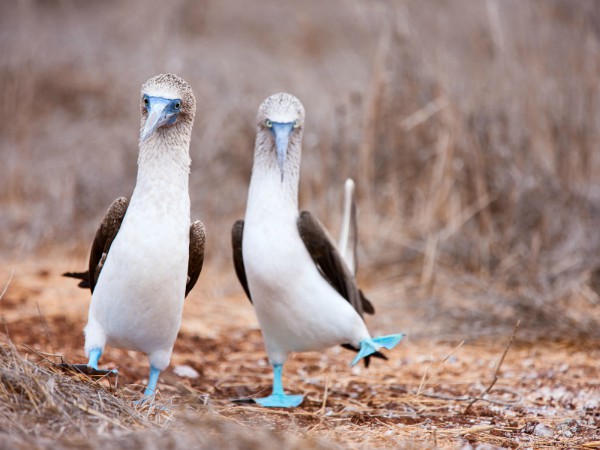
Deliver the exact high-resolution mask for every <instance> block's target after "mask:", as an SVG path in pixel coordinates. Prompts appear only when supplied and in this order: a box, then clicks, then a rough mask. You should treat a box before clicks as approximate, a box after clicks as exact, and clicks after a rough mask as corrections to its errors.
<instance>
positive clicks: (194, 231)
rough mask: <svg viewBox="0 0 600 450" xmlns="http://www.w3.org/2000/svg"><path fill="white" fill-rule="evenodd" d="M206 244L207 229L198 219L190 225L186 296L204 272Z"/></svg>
mask: <svg viewBox="0 0 600 450" xmlns="http://www.w3.org/2000/svg"><path fill="white" fill-rule="evenodd" d="M205 244H206V231H205V229H204V225H203V224H202V222H200V221H199V220H196V221H195V222H194V223H192V224H191V225H190V256H189V260H188V281H187V284H186V286H185V296H186V297H187V295H188V294H189V293H190V291H191V290H192V289H193V288H194V286H195V285H196V282H197V281H198V277H200V272H202V265H203V264H204V246H205Z"/></svg>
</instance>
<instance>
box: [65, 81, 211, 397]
mask: <svg viewBox="0 0 600 450" xmlns="http://www.w3.org/2000/svg"><path fill="white" fill-rule="evenodd" d="M140 109H141V115H142V119H141V130H140V141H139V156H138V174H137V181H136V185H135V189H134V191H133V194H132V196H131V200H130V201H128V200H127V199H126V198H123V197H122V198H119V199H117V200H115V201H114V202H113V204H112V205H111V206H110V208H109V209H108V211H107V212H106V215H105V216H104V219H103V220H102V223H101V225H100V227H99V229H98V231H97V233H96V237H95V239H94V242H93V244H92V249H91V252H90V260H89V268H88V271H87V272H83V273H67V274H65V275H66V276H71V277H74V278H79V279H81V280H82V281H81V282H80V284H79V285H80V286H81V287H89V288H90V289H91V291H92V300H91V303H90V308H89V315H88V323H87V325H86V327H85V352H86V355H87V356H88V357H89V361H88V363H87V365H73V366H67V367H74V368H76V369H79V370H81V371H83V372H85V373H89V374H91V375H103V374H107V373H110V371H103V370H100V369H98V361H99V359H100V357H101V356H102V353H103V352H104V349H105V346H106V345H109V346H113V347H118V348H124V349H130V350H136V351H140V352H143V353H145V354H147V355H148V358H149V360H150V376H149V380H148V385H147V388H146V390H145V392H144V399H147V398H149V397H151V396H153V395H154V394H155V392H156V386H157V383H158V378H159V375H160V372H161V371H163V370H164V369H166V368H167V366H168V365H169V363H170V359H171V353H172V351H173V346H174V344H175V340H176V338H177V333H178V331H179V327H180V324H181V315H182V309H183V303H184V298H185V297H186V296H187V294H188V293H189V292H190V290H191V289H192V288H193V287H194V285H195V284H196V281H197V280H198V277H199V276H200V272H201V270H202V264H203V261H204V245H205V230H204V225H203V224H202V222H200V221H195V222H193V223H192V224H191V225H190V196H189V188H188V184H189V173H190V164H191V159H190V151H189V149H190V139H191V132H192V126H193V123H194V115H195V113H196V100H195V97H194V93H193V91H192V88H191V87H190V85H189V84H188V83H187V82H185V81H184V80H183V79H181V78H179V77H178V76H176V75H173V74H162V75H158V76H155V77H153V78H151V79H149V80H148V81H146V83H144V85H143V86H142V91H141V98H140Z"/></svg>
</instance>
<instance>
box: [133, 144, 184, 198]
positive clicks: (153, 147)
mask: <svg viewBox="0 0 600 450" xmlns="http://www.w3.org/2000/svg"><path fill="white" fill-rule="evenodd" d="M190 165H191V159H190V139H189V137H188V138H187V139H177V140H173V139H169V136H166V135H165V134H158V135H154V136H150V138H149V139H148V140H146V141H144V142H143V143H141V144H140V153H139V157H138V175H137V183H136V190H138V189H140V190H153V188H155V187H156V188H159V186H157V185H164V184H167V185H170V186H173V187H179V188H182V189H185V190H186V191H187V189H188V183H189V174H190Z"/></svg>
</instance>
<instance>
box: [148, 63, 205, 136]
mask: <svg viewBox="0 0 600 450" xmlns="http://www.w3.org/2000/svg"><path fill="white" fill-rule="evenodd" d="M140 108H141V111H142V124H141V130H140V142H144V141H145V140H147V139H148V138H149V137H150V136H151V135H152V134H154V133H155V132H158V131H160V130H161V129H167V128H170V127H175V128H176V125H182V126H186V125H188V126H189V127H190V130H189V131H191V125H192V124H193V122H194V115H195V114H196V98H195V97H194V92H193V91H192V88H191V86H190V85H189V84H188V83H186V82H185V81H184V80H183V79H181V78H179V77H178V76H177V75H174V74H171V73H168V74H161V75H157V76H155V77H153V78H150V79H149V80H148V81H146V82H145V83H144V85H143V86H142V93H141V99H140Z"/></svg>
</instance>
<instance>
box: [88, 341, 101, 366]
mask: <svg viewBox="0 0 600 450" xmlns="http://www.w3.org/2000/svg"><path fill="white" fill-rule="evenodd" d="M101 356H102V349H101V348H100V347H96V348H93V349H91V350H90V360H89V361H88V363H87V365H88V367H91V368H92V369H95V370H98V361H99V360H100V357H101Z"/></svg>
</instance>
